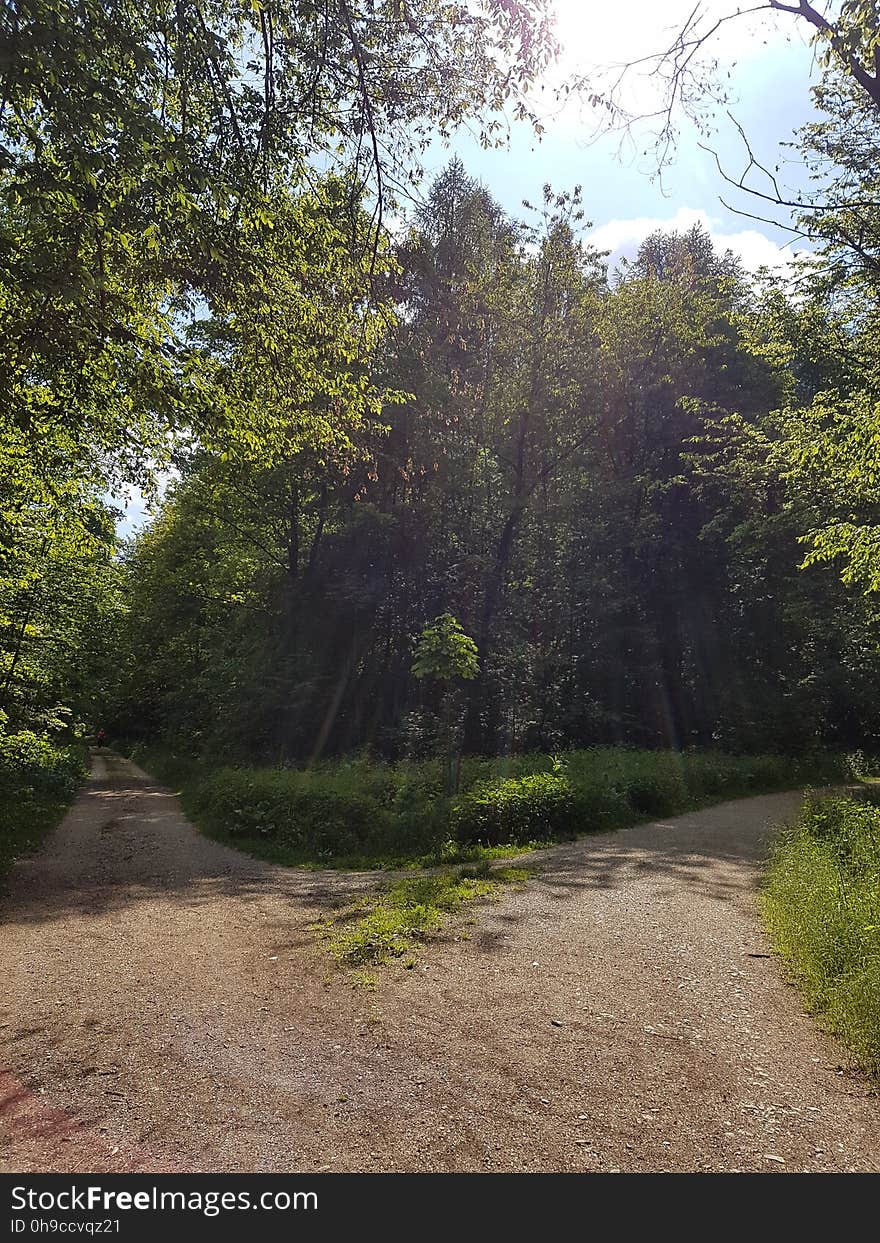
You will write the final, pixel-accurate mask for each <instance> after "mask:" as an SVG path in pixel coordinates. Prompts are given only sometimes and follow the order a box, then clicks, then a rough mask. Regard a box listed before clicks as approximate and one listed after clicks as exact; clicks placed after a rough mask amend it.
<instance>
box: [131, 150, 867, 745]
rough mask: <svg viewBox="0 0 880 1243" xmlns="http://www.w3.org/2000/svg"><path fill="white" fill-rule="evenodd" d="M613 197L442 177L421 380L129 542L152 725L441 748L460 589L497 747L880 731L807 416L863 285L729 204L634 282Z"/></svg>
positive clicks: (220, 739) (280, 739) (388, 343)
mask: <svg viewBox="0 0 880 1243" xmlns="http://www.w3.org/2000/svg"><path fill="white" fill-rule="evenodd" d="M581 213H582V209H581V207H580V204H579V196H578V195H577V194H575V195H572V196H567V195H554V194H552V193H551V192H550V191H549V190H547V191H546V192H545V196H544V199H543V201H542V204H541V205H540V208H539V209H538V210H537V211H536V213H535V216H536V220H535V222H533V223H532V224H525V223H522V222H518V221H516V220H513V219H511V218H509V217H507V216H506V215H505V214H504V213H503V212H502V211H501V209H500V208H499V207H498V206H497V204H495V203H494V202H493V200H492V199H491V197H490V196H489V194H488V193H487V192H486V191H485V189H483V188H482V187H481V186H479V185H478V184H477V183H476V182H474V181H473V180H472V179H471V178H469V177H468V176H467V174H466V173H465V171H464V169H463V168H462V167H461V166H460V165H459V164H456V163H453V164H452V165H451V166H450V167H449V168H448V169H447V170H446V172H445V173H443V174H442V175H441V177H440V178H439V179H438V181H437V182H436V183H435V185H434V187H433V189H432V191H431V193H430V195H429V198H428V202H427V205H426V206H425V208H424V209H423V210H421V211H419V212H418V213H417V214H416V216H415V218H414V219H413V220H412V222H411V224H410V227H409V228H408V230H406V231H405V232H404V233H403V235H402V236H401V239H400V242H399V244H398V247H397V250H396V254H395V256H394V258H395V263H396V270H395V275H394V278H393V281H391V282H390V284H389V297H393V299H394V302H395V304H396V312H397V324H396V326H395V328H394V329H393V331H392V332H391V333H390V335H389V336H388V337H387V338H386V339H385V341H384V342H383V344H382V346H381V348H380V350H379V354H378V356H377V366H379V367H380V368H381V372H382V381H383V383H385V384H386V385H387V387H388V389H389V390H393V391H395V392H398V393H405V394H409V396H408V397H406V398H405V399H404V400H402V401H399V402H397V403H395V404H393V405H389V406H386V407H385V409H384V412H383V415H382V421H381V422H380V421H376V420H374V421H371V422H369V423H367V424H365V425H362V427H361V429H360V431H358V432H354V433H353V434H352V446H351V448H350V449H349V450H348V451H345V452H340V453H339V454H338V455H337V456H336V457H335V458H334V459H330V458H329V457H327V456H324V457H319V456H318V455H316V454H314V453H312V454H308V455H307V454H298V455H296V456H295V457H292V458H290V459H288V461H286V462H284V463H283V464H280V465H274V464H273V465H270V466H265V465H263V464H262V463H257V464H254V463H253V462H250V461H248V462H243V461H242V460H240V459H236V460H225V461H224V460H222V459H220V458H218V457H217V455H210V454H204V453H203V454H201V455H200V456H198V457H197V458H194V459H193V461H192V463H191V467H190V468H189V469H188V470H186V471H185V472H184V474H183V476H182V478H181V479H180V481H179V482H178V483H177V484H176V485H175V487H174V488H173V489H172V490H171V493H170V496H169V498H168V500H167V501H166V503H165V505H164V506H163V508H162V511H161V514H160V516H159V518H158V520H157V521H156V522H155V523H154V524H153V525H152V526H151V527H150V528H149V530H148V531H147V532H146V533H145V534H144V535H143V536H141V537H140V538H139V539H138V540H137V541H136V542H135V543H134V545H133V546H132V547H131V548H130V549H129V550H128V553H127V555H126V559H125V567H124V573H125V580H126V592H127V597H128V600H129V602H130V608H129V612H128V616H127V620H126V622H125V625H124V627H123V630H122V632H121V636H120V650H121V652H122V659H123V662H127V663H124V664H123V669H122V673H123V677H122V681H121V685H120V689H119V695H118V699H117V701H116V707H115V722H116V727H117V729H118V730H119V731H121V732H123V733H125V734H127V735H129V736H135V737H141V738H149V737H156V736H159V735H162V736H164V737H165V738H166V739H170V740H172V741H173V742H174V744H175V745H176V746H177V747H178V748H182V749H187V748H188V749H190V750H192V751H200V750H206V751H212V752H216V753H220V754H223V755H226V756H229V757H232V758H238V759H241V760H247V759H253V758H261V759H263V760H267V759H268V760H272V759H281V758H288V759H289V758H303V759H307V758H310V757H311V758H315V757H317V756H319V755H321V754H325V753H328V752H330V753H333V752H336V753H339V752H345V751H349V750H353V749H356V748H358V747H361V746H364V745H367V746H371V747H373V748H374V749H376V750H378V751H379V752H380V753H385V754H388V755H390V756H399V755H409V756H417V755H420V754H424V753H425V752H427V751H429V750H430V749H432V748H433V747H434V746H436V745H437V727H436V725H435V721H436V720H437V718H438V716H440V717H445V714H446V713H447V712H448V711H449V706H450V699H449V696H446V695H442V694H440V693H439V689H442V688H439V689H438V685H437V680H436V679H431V678H426V677H423V676H421V674H420V665H419V660H418V658H417V659H416V660H415V663H414V656H416V657H417V649H415V648H414V643H415V641H416V639H417V638H418V636H419V635H420V634H423V632H424V633H428V631H426V629H425V628H426V627H430V626H431V624H432V619H435V620H436V619H438V618H439V617H442V616H444V615H445V616H447V617H450V618H451V619H452V620H453V621H454V622H455V624H456V625H459V623H460V626H459V628H460V630H461V631H462V633H463V634H464V635H465V636H468V637H470V638H472V639H473V641H475V643H476V646H477V658H478V667H475V668H474V669H473V673H475V675H476V676H474V677H473V678H471V679H470V680H468V681H467V682H466V684H465V683H464V682H462V683H461V684H460V685H459V686H458V688H457V692H456V704H457V706H456V708H455V713H456V721H457V725H456V729H457V730H458V731H459V739H460V740H461V741H463V743H464V746H465V749H466V750H469V751H471V752H475V751H476V752H484V753H493V752H496V751H503V752H505V751H518V750H528V749H530V748H546V749H555V748H559V747H567V746H568V747H570V746H575V747H583V746H589V745H593V744H595V743H600V742H627V743H632V744H635V745H649V746H666V747H669V746H672V747H675V748H678V747H683V746H692V745H704V746H706V745H708V746H716V747H717V746H722V747H727V748H733V749H735V750H744V751H761V750H770V749H774V748H776V747H778V746H779V745H780V742H782V745H784V746H785V747H786V748H787V749H790V750H792V751H796V750H799V749H804V748H809V747H812V746H815V745H817V744H820V743H825V744H829V745H832V746H855V745H861V744H863V743H865V741H866V740H870V739H872V738H874V737H876V735H877V731H878V727H880V715H878V710H877V706H876V699H875V696H874V695H873V694H872V692H871V682H872V679H873V678H874V677H876V675H877V673H878V672H880V653H878V626H877V611H876V608H875V606H874V604H873V603H872V601H871V600H870V598H865V597H863V596H861V595H860V594H858V593H855V592H853V591H852V590H849V589H848V588H847V586H846V585H845V584H841V582H840V581H839V579H838V577H837V576H836V575H835V574H834V573H833V572H829V571H828V570H825V569H823V568H821V567H819V566H814V567H813V568H810V569H802V568H800V567H801V562H802V561H803V558H804V550H803V548H802V546H801V543H800V541H801V539H802V538H803V537H804V535H805V534H807V533H808V532H810V531H815V530H818V529H819V525H820V524H821V523H822V522H825V521H827V519H828V517H829V506H828V498H827V489H826V487H825V485H824V483H823V482H822V480H820V479H818V478H817V477H816V471H815V462H816V458H815V455H814V456H813V458H812V459H811V460H812V462H813V463H814V466H813V467H811V466H810V464H809V463H808V462H807V461H806V460H805V459H803V453H802V447H803V444H804V443H805V438H809V437H810V436H811V435H812V433H811V432H810V430H809V429H810V428H813V427H814V425H815V422H816V419H817V418H818V415H817V414H816V411H817V410H819V409H820V407H821V408H824V407H825V405H827V403H829V402H830V401H831V400H832V398H834V394H835V393H836V394H837V397H836V398H834V400H835V401H837V402H838V405H837V406H836V407H835V408H837V409H839V408H840V402H842V401H843V399H844V398H843V395H844V394H845V393H849V392H851V391H852V389H853V385H854V383H855V376H854V372H853V362H852V360H851V358H850V351H851V348H852V335H851V332H850V328H849V324H848V321H847V320H846V318H845V316H844V313H843V311H842V310H841V309H840V308H838V307H836V306H834V305H832V303H831V302H830V301H829V299H828V297H827V296H826V295H825V293H824V292H823V290H822V288H821V287H820V286H819V285H818V284H817V286H816V288H815V289H814V290H813V291H812V292H811V293H810V295H809V296H808V297H805V296H804V295H803V293H797V292H795V291H793V290H791V289H789V288H788V287H787V285H786V282H785V281H784V280H783V279H782V278H778V279H777V278H771V277H770V276H767V277H766V278H764V279H762V280H761V281H758V282H755V281H751V280H749V279H748V278H747V277H746V275H745V273H744V272H743V271H742V269H741V268H740V267H739V265H738V264H737V262H736V261H735V260H734V258H733V257H732V256H731V255H729V254H727V255H718V254H716V253H714V252H713V249H712V245H711V242H710V240H709V238H708V237H707V236H706V235H705V234H704V233H702V232H701V231H700V230H699V229H693V230H691V231H690V232H689V233H688V234H685V235H674V234H673V235H663V234H658V235H656V236H653V237H651V238H649V239H648V240H647V241H646V242H645V243H644V244H643V246H642V248H641V250H640V251H639V254H638V256H637V258H636V260H635V261H634V262H633V263H632V264H631V265H630V266H629V267H627V268H626V269H625V270H624V271H623V272H622V273H621V274H620V275H619V276H618V277H616V278H612V279H611V280H610V281H609V278H608V276H607V273H606V271H605V268H604V266H603V264H602V261H601V257H600V256H598V255H597V254H595V253H594V252H593V251H592V250H591V249H590V248H589V247H588V246H586V245H585V244H584V242H583V241H582V240H581V234H580V230H581V222H580V216H581ZM859 374H861V373H859ZM859 382H860V383H861V382H862V381H861V380H859ZM835 386H836V388H835ZM810 443H813V441H810ZM802 459H803V460H802ZM822 464H823V466H824V465H825V459H822ZM811 472H812V473H811ZM814 559H815V558H814ZM424 642H425V639H424V637H423V639H422V643H423V644H424ZM446 733H447V734H449V730H448V729H447V730H446ZM869 745H870V744H869Z"/></svg>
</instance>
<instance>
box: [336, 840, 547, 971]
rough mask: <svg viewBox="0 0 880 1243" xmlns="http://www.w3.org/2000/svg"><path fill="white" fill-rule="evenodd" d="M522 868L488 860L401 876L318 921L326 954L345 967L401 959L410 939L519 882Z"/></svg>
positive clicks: (427, 933) (423, 936)
mask: <svg viewBox="0 0 880 1243" xmlns="http://www.w3.org/2000/svg"><path fill="white" fill-rule="evenodd" d="M530 874H531V873H530V872H529V871H528V870H527V869H525V868H495V869H492V868H490V867H489V866H488V864H484V865H481V866H477V867H474V868H459V869H457V870H455V871H454V872H443V873H439V874H436V875H431V876H414V877H406V878H405V879H404V880H398V881H395V882H393V883H391V884H389V885H388V886H386V887H384V888H383V889H381V890H380V891H379V892H378V893H377V894H374V895H371V896H370V897H367V898H363V899H361V901H360V902H358V903H357V905H356V906H354V907H350V908H348V909H347V910H346V911H343V912H341V913H340V914H339V915H337V916H336V917H335V918H333V919H329V920H327V921H326V922H325V923H323V924H320V925H318V927H319V928H320V931H321V933H322V935H323V936H324V937H325V939H326V942H327V948H328V949H329V950H330V952H331V954H333V956H334V957H335V958H337V959H338V960H339V961H340V962H341V963H343V964H344V965H345V966H348V967H363V966H366V965H369V964H375V965H380V964H382V963H386V962H388V961H389V960H390V959H392V958H403V957H404V956H405V955H406V954H407V953H408V952H409V951H410V950H411V948H412V943H413V942H414V941H424V940H425V939H426V938H427V937H429V936H430V935H431V934H432V933H434V932H437V931H439V930H440V929H441V928H442V927H443V925H444V923H445V922H446V921H447V919H448V918H449V917H450V916H451V915H454V914H455V913H456V912H457V911H459V910H460V908H461V907H462V905H463V904H465V903H467V902H473V901H475V900H477V899H490V900H491V899H496V898H497V897H498V896H499V890H500V889H502V888H503V887H504V886H506V885H511V884H512V885H522V884H523V883H524V882H525V881H526V880H527V879H528V877H529V876H530Z"/></svg>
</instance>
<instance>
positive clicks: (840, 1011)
mask: <svg viewBox="0 0 880 1243" xmlns="http://www.w3.org/2000/svg"><path fill="white" fill-rule="evenodd" d="M874 797H876V794H875V795H874ZM870 798H871V792H870V791H868V792H867V797H866V798H865V799H855V798H833V799H827V800H823V801H821V802H818V801H816V802H810V803H808V804H807V805H806V807H805V808H804V811H803V814H802V816H801V818H800V820H799V821H798V823H797V824H796V825H795V826H793V827H792V828H790V829H788V830H787V831H785V832H784V833H782V834H781V836H780V837H779V839H778V841H777V843H776V845H775V848H774V851H773V855H772V858H771V863H770V867H769V870H768V873H767V877H766V881H765V888H764V893H763V897H762V906H763V911H764V917H765V920H766V923H767V926H768V929H769V932H770V936H771V939H772V941H773V944H774V947H775V948H776V950H777V951H778V952H779V954H780V955H781V956H782V958H783V959H784V961H785V962H786V963H787V964H788V967H789V970H790V972H791V975H792V978H793V980H794V982H795V983H796V984H797V985H798V987H799V988H800V989H801V991H802V993H803V995H804V998H805V1000H806V1002H807V1005H808V1007H809V1008H810V1010H812V1011H813V1012H814V1013H816V1014H817V1015H818V1016H820V1017H821V1019H822V1020H823V1021H824V1023H825V1024H826V1025H827V1026H828V1028H829V1029H830V1030H831V1031H833V1032H834V1033H836V1034H837V1035H838V1036H840V1037H841V1038H842V1039H843V1041H844V1042H845V1043H846V1045H847V1046H848V1047H849V1049H850V1050H851V1051H852V1053H853V1054H854V1056H855V1058H856V1060H857V1061H858V1063H859V1064H860V1065H861V1066H862V1067H863V1068H864V1069H865V1070H867V1071H869V1072H870V1073H871V1074H873V1075H875V1076H880V808H878V807H876V806H874V805H872V803H871V801H869V800H870Z"/></svg>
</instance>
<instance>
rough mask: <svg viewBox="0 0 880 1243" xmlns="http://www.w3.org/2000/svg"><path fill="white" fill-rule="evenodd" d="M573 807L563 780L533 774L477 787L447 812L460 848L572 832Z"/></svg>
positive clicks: (570, 792) (525, 840) (572, 798)
mask: <svg viewBox="0 0 880 1243" xmlns="http://www.w3.org/2000/svg"><path fill="white" fill-rule="evenodd" d="M576 809H577V802H576V799H575V794H574V791H573V789H572V787H571V784H570V782H569V781H568V779H567V778H566V777H563V776H558V775H555V774H553V773H533V774H532V775H531V776H528V777H509V778H507V779H506V780H496V781H490V782H486V783H484V784H481V785H478V786H477V787H475V789H473V790H471V791H469V792H468V793H467V794H465V795H464V797H463V798H461V799H459V801H458V802H457V803H456V804H455V806H454V807H453V808H452V812H451V829H452V833H453V836H454V837H455V838H456V840H457V841H459V842H462V843H463V844H465V845H468V844H473V843H479V844H481V845H484V846H500V845H506V844H508V843H517V842H531V841H546V840H548V839H549V838H553V837H562V836H565V835H566V834H571V833H573V832H574V829H575V813H576Z"/></svg>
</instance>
